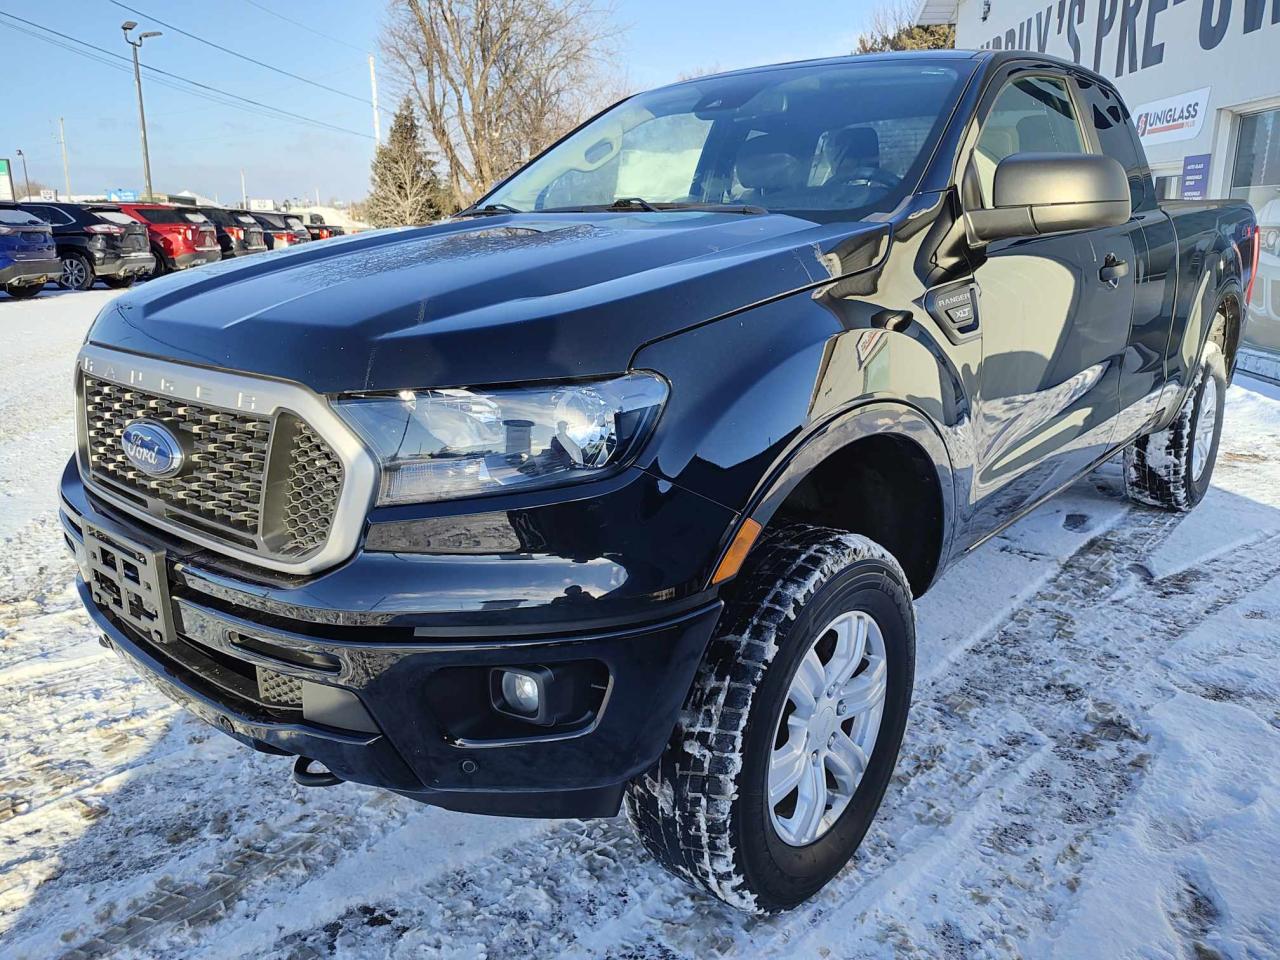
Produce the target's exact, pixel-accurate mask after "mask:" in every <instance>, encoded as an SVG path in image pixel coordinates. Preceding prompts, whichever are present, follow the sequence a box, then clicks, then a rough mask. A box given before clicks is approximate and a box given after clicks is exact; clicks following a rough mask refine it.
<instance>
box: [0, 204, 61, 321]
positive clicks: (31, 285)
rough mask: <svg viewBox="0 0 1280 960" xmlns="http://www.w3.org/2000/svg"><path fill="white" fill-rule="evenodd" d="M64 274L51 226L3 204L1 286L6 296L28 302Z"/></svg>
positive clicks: (0, 220)
mask: <svg viewBox="0 0 1280 960" xmlns="http://www.w3.org/2000/svg"><path fill="white" fill-rule="evenodd" d="M61 273H62V262H61V261H60V260H59V259H58V251H57V249H56V248H55V247H54V245H53V232H52V230H51V228H50V227H49V224H47V223H45V222H44V221H43V220H41V219H40V218H39V217H37V216H36V215H35V214H33V213H28V212H27V211H26V210H21V209H19V208H18V207H17V206H15V205H14V204H11V203H0V286H3V287H4V289H5V292H6V293H8V294H9V296H11V297H13V298H14V299H15V300H26V299H28V298H30V297H34V296H35V295H36V294H37V293H39V292H40V291H41V290H43V289H44V285H45V281H47V280H52V279H55V278H57V277H58V276H59V275H60V274H61Z"/></svg>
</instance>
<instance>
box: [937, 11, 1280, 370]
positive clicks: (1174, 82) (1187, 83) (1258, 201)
mask: <svg viewBox="0 0 1280 960" xmlns="http://www.w3.org/2000/svg"><path fill="white" fill-rule="evenodd" d="M916 19H917V22H918V23H920V24H941V23H953V24H955V27H956V46H957V47H962V48H981V49H996V50H1033V51H1036V52H1040V53H1048V54H1051V55H1053V56H1057V57H1062V58H1063V59H1065V60H1071V61H1074V62H1075V63H1079V64H1082V65H1083V66H1086V67H1089V68H1090V69H1092V70H1094V71H1096V72H1097V73H1100V74H1102V75H1103V76H1105V77H1108V78H1109V79H1111V81H1112V82H1114V83H1115V85H1116V87H1117V88H1118V89H1119V91H1120V93H1121V95H1122V96H1123V97H1124V98H1125V101H1126V102H1127V103H1128V104H1129V109H1130V111H1131V112H1132V114H1133V120H1134V124H1135V126H1136V127H1137V130H1138V135H1139V138H1140V139H1141V140H1142V143H1143V145H1144V147H1145V148H1146V152H1147V157H1148V159H1149V160H1150V162H1151V171H1152V174H1153V175H1154V177H1155V179H1156V186H1157V190H1158V191H1159V194H1160V196H1161V197H1162V198H1181V199H1206V198H1213V197H1235V198H1239V199H1244V200H1248V201H1249V202H1250V203H1252V204H1253V207H1254V209H1255V210H1256V211H1257V212H1258V220H1259V223H1260V224H1261V225H1262V226H1263V228H1264V237H1263V239H1264V247H1263V255H1262V257H1261V269H1260V271H1259V283H1258V285H1257V286H1258V289H1255V292H1254V303H1253V305H1252V309H1251V311H1250V312H1251V317H1250V323H1249V327H1250V328H1251V329H1250V331H1249V332H1250V334H1251V337H1250V339H1251V340H1252V341H1253V346H1255V347H1258V348H1267V349H1270V350H1272V351H1277V352H1280V0H923V2H922V3H921V5H920V7H919V12H918V14H917V18H916ZM1267 228H1271V229H1269V230H1268V229H1267ZM1263 288H1265V289H1263Z"/></svg>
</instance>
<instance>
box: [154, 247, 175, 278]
mask: <svg viewBox="0 0 1280 960" xmlns="http://www.w3.org/2000/svg"><path fill="white" fill-rule="evenodd" d="M151 253H152V255H153V256H154V257H155V258H156V265H155V266H154V267H152V268H151V276H153V277H163V276H164V275H165V274H166V273H172V272H173V271H172V270H170V269H169V264H167V263H165V259H164V254H163V253H161V252H160V249H159V248H158V247H152V248H151Z"/></svg>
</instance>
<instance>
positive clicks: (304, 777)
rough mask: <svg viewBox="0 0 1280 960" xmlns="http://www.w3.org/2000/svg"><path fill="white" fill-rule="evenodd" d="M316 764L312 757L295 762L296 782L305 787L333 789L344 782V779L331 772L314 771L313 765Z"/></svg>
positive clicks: (294, 776)
mask: <svg viewBox="0 0 1280 960" xmlns="http://www.w3.org/2000/svg"><path fill="white" fill-rule="evenodd" d="M316 762H317V761H315V760H312V759H311V758H310V757H298V758H297V759H296V760H294V761H293V779H294V781H295V782H297V783H298V784H299V785H300V786H303V787H332V786H336V785H337V784H339V783H341V782H342V778H341V777H340V776H338V775H337V774H336V773H333V772H332V771H330V770H327V769H322V770H319V771H316V770H312V769H311V764H313V763H316Z"/></svg>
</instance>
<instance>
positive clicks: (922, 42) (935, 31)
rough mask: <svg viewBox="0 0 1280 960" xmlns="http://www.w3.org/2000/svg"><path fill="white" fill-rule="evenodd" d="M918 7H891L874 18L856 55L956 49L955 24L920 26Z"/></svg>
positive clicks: (888, 6) (876, 13)
mask: <svg viewBox="0 0 1280 960" xmlns="http://www.w3.org/2000/svg"><path fill="white" fill-rule="evenodd" d="M915 12H916V11H915V4H914V3H908V2H898V3H890V4H888V5H886V6H883V7H880V8H879V9H877V10H876V11H875V12H874V13H873V14H872V15H871V25H870V27H869V28H868V29H867V30H865V31H863V33H862V35H861V36H859V37H858V46H857V49H855V50H854V51H853V52H854V53H884V52H886V51H888V50H949V49H951V48H952V47H954V46H955V45H956V28H955V24H950V23H940V24H934V25H930V26H923V27H922V26H919V25H918V24H917V23H916V19H915Z"/></svg>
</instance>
